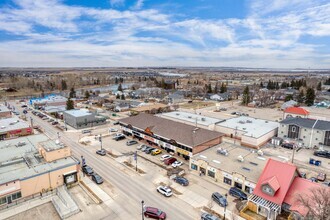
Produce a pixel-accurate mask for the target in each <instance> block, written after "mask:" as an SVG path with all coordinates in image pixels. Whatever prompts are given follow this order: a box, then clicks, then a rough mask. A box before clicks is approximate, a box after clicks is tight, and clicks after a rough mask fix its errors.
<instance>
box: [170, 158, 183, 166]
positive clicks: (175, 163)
mask: <svg viewBox="0 0 330 220" xmlns="http://www.w3.org/2000/svg"><path fill="white" fill-rule="evenodd" d="M181 165H182V162H181V161H178V160H177V161H175V162H174V163H172V167H179V166H181Z"/></svg>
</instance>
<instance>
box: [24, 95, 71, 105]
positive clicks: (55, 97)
mask: <svg viewBox="0 0 330 220" xmlns="http://www.w3.org/2000/svg"><path fill="white" fill-rule="evenodd" d="M66 101H67V98H65V97H63V96H60V95H49V96H45V97H44V98H33V99H30V104H32V103H52V102H53V103H54V102H66Z"/></svg>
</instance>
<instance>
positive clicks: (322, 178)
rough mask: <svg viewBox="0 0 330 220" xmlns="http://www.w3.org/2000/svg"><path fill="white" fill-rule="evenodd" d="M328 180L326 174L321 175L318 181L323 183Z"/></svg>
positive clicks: (318, 176)
mask: <svg viewBox="0 0 330 220" xmlns="http://www.w3.org/2000/svg"><path fill="white" fill-rule="evenodd" d="M326 179H327V175H326V174H325V173H319V174H318V175H317V180H318V181H321V182H323V181H325V180H326Z"/></svg>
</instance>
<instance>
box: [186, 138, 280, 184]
mask: <svg viewBox="0 0 330 220" xmlns="http://www.w3.org/2000/svg"><path fill="white" fill-rule="evenodd" d="M219 147H221V148H223V149H226V150H227V151H228V155H227V156H225V155H222V154H219V153H217V149H218V148H219ZM239 156H242V157H243V158H244V161H243V162H240V161H239V160H238V157H239ZM268 158H273V159H275V160H280V159H281V158H280V159H279V158H277V157H275V156H274V157H271V156H266V155H263V156H259V155H258V154H257V151H255V150H252V149H250V148H245V147H241V146H236V145H234V144H231V143H227V142H224V143H222V144H220V145H218V146H215V147H212V148H209V149H207V150H205V151H203V152H200V153H198V154H196V155H194V156H193V157H192V158H191V159H192V160H204V161H207V162H208V164H209V165H210V166H211V167H214V168H217V169H219V170H222V171H225V172H228V173H229V174H231V173H234V172H236V173H240V174H242V175H244V176H245V177H246V178H247V180H248V181H252V182H253V183H257V182H258V178H259V176H260V175H261V173H262V170H263V169H264V166H265V165H266V163H267V160H268ZM283 160H284V159H283Z"/></svg>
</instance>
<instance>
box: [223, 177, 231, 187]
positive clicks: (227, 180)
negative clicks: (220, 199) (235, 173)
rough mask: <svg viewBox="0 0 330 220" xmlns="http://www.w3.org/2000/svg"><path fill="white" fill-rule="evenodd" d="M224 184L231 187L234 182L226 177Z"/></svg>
mask: <svg viewBox="0 0 330 220" xmlns="http://www.w3.org/2000/svg"><path fill="white" fill-rule="evenodd" d="M223 182H224V183H226V184H228V185H230V186H231V182H232V180H231V179H229V178H227V177H224V178H223Z"/></svg>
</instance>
